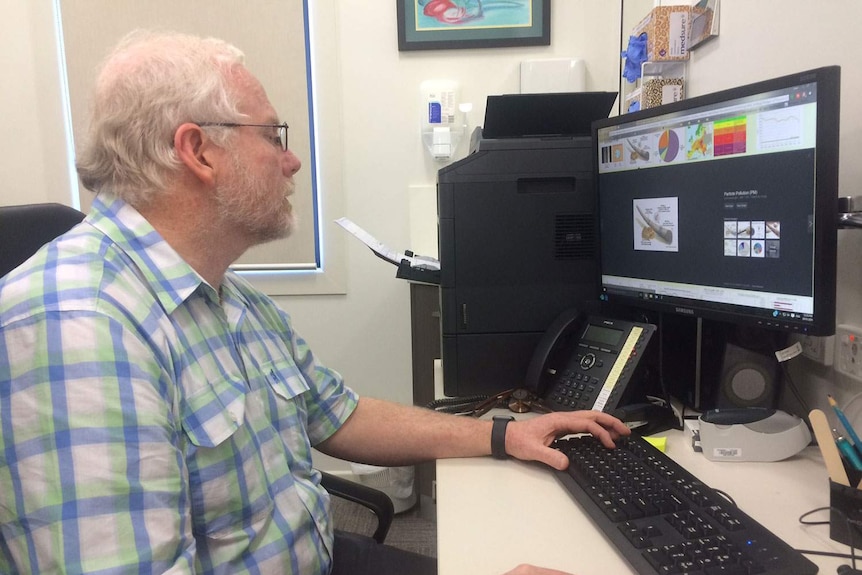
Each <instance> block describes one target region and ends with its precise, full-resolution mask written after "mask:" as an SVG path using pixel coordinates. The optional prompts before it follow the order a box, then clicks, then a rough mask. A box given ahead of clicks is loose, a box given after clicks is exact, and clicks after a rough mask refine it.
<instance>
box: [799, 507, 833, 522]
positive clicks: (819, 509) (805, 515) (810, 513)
mask: <svg viewBox="0 0 862 575" xmlns="http://www.w3.org/2000/svg"><path fill="white" fill-rule="evenodd" d="M828 510H829V507H818V508H817V509H812V510H811V511H806V512H805V513H803V514H802V515H800V516H799V522H800V523H802V524H803V525H829V521H806V520H805V518H806V517H808V516H809V515H812V514H814V513H817V512H818V511H828Z"/></svg>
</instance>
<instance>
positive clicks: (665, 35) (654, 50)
mask: <svg viewBox="0 0 862 575" xmlns="http://www.w3.org/2000/svg"><path fill="white" fill-rule="evenodd" d="M643 32H646V34H647V61H649V62H660V61H663V60H688V43H689V34H690V33H691V7H690V6H685V5H674V6H658V7H656V8H653V9H652V10H651V11H650V13H649V14H647V15H646V17H645V18H644V19H643V20H641V21H640V24H638V25H637V26H636V27H635V29H634V31H633V32H632V36H639V35H640V34H641V33H643Z"/></svg>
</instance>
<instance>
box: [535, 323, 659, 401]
mask: <svg viewBox="0 0 862 575" xmlns="http://www.w3.org/2000/svg"><path fill="white" fill-rule="evenodd" d="M655 331H656V327H655V326H654V325H652V324H648V323H638V322H632V321H623V320H618V319H611V318H606V317H600V316H592V315H585V314H583V313H581V312H580V311H579V310H576V309H570V310H567V311H565V312H563V313H562V314H561V315H560V316H559V317H557V319H555V320H554V322H553V323H552V324H551V326H550V327H549V328H548V329H547V331H546V332H545V333H544V335H543V336H542V338H541V339H540V341H539V343H538V345H537V346H536V350H535V352H534V354H533V357H532V359H531V360H530V363H529V366H528V368H527V376H526V388H527V389H528V390H529V391H531V392H532V394H533V395H534V396H535V397H536V398H537V399H536V402H537V403H538V404H539V405H538V406H536V407H541V408H544V409H545V410H549V411H573V410H578V409H595V410H598V411H606V412H611V413H613V412H614V411H615V410H616V409H617V408H618V407H619V406H621V405H624V404H623V403H622V402H623V401H624V400H627V399H628V395H630V394H627V393H626V392H627V391H629V383H631V382H632V381H633V379H634V380H635V381H637V379H636V375H639V373H640V371H641V370H639V369H638V368H639V367H641V366H642V363H641V359H643V358H644V356H645V354H646V351H647V346H648V344H649V342H650V340H651V338H652V336H653V334H654V333H655Z"/></svg>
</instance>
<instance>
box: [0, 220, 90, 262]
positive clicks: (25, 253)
mask: <svg viewBox="0 0 862 575" xmlns="http://www.w3.org/2000/svg"><path fill="white" fill-rule="evenodd" d="M83 219H84V214H83V213H81V212H79V211H78V210H76V209H75V208H71V207H69V206H64V205H63V204H56V203H47V204H27V205H23V206H0V277H3V276H5V275H6V274H8V273H9V272H10V271H12V270H13V269H15V268H17V267H18V266H19V265H21V264H22V263H24V261H25V260H26V259H27V258H29V257H30V256H32V255H33V254H35V253H36V252H37V251H38V250H39V248H41V247H42V246H43V245H45V244H47V243H48V242H50V241H51V240H53V239H54V238H56V237H57V236H59V235H62V234H64V233H66V232H67V231H69V230H70V229H72V227H74V226H75V225H76V224H77V223H79V222H80V221H81V220H83Z"/></svg>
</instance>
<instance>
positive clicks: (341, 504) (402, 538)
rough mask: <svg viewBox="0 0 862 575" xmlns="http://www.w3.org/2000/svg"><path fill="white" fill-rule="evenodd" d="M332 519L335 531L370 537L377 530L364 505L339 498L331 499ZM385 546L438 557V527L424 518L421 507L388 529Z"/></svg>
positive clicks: (403, 516)
mask: <svg viewBox="0 0 862 575" xmlns="http://www.w3.org/2000/svg"><path fill="white" fill-rule="evenodd" d="M332 515H333V519H334V522H335V528H336V529H341V530H344V531H350V532H352V533H361V534H363V535H369V536H370V535H371V534H372V533H374V529H375V528H376V527H377V519H376V518H375V517H374V514H373V513H371V512H370V511H368V510H367V509H366V508H364V507H362V506H361V505H357V504H354V503H351V502H349V501H345V500H343V499H339V498H337V497H333V498H332ZM386 544H387V545H391V546H393V547H397V548H399V549H405V550H407V551H413V552H414V553H421V554H422V555H428V556H429V557H437V523H436V522H435V521H432V520H429V519H426V518H423V517H422V515H421V514H420V512H419V507H418V506H416V507H414V508H413V509H410V510H407V511H404V512H403V513H398V514H397V515H395V519H394V520H393V521H392V527H390V528H389V534H388V535H387V536H386Z"/></svg>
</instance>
